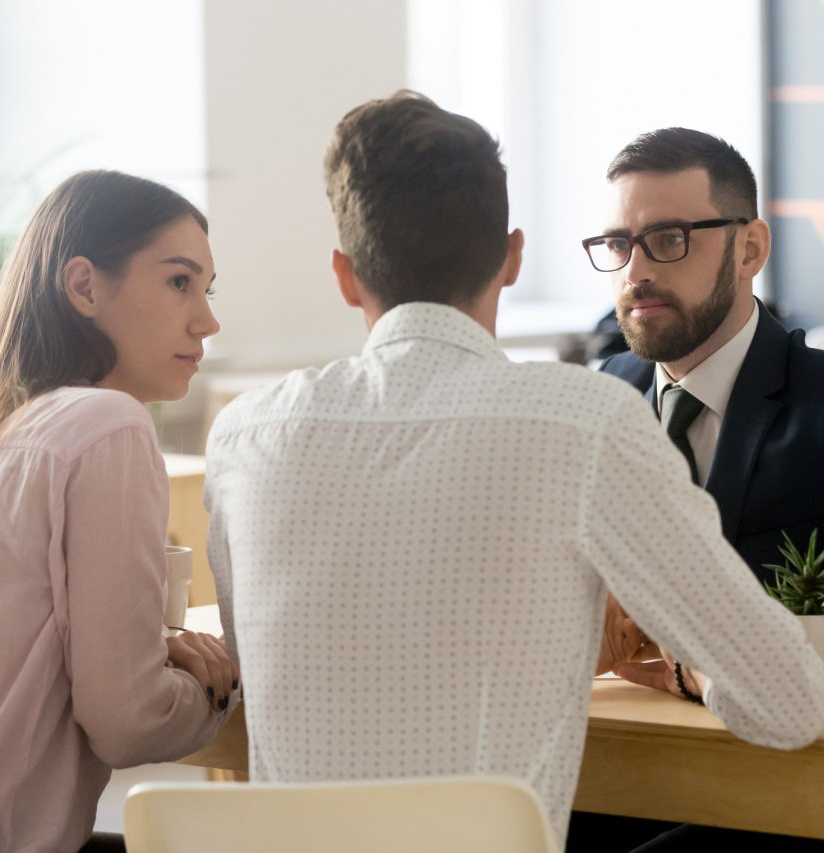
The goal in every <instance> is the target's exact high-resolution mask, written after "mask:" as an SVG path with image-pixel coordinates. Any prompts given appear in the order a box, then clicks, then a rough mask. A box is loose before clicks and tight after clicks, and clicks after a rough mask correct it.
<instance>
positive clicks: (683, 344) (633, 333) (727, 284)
mask: <svg viewBox="0 0 824 853" xmlns="http://www.w3.org/2000/svg"><path fill="white" fill-rule="evenodd" d="M637 291H642V292H643V295H644V296H655V291H654V290H647V289H645V288H644V287H643V286H642V287H640V288H636V293H637ZM634 295H636V294H634V293H632V292H630V291H627V292H625V293H624V294H622V296H621V298H620V299H619V300H618V306H617V310H616V315H617V317H618V326H619V327H620V329H621V331H622V332H623V334H624V339H625V340H626V342H627V345H628V346H629V348H630V349H631V350H632V352H633V353H635V355H637V356H638V358H642V359H644V361H660V362H664V363H668V362H672V361H679V360H680V359H682V358H684V357H685V356H688V355H689V354H690V353H691V352H693V350H695V349H697V348H698V347H699V346H701V344H703V343H704V341H706V340H707V339H708V338H709V337H710V336H711V335H712V334H713V332H715V330H716V329H717V328H718V327H719V326H720V325H721V323H722V322H723V321H724V318H725V317H726V316H727V314H729V312H730V309H731V308H732V305H733V302H734V301H735V239H734V237H733V236H732V235H730V237H729V238H728V239H727V245H726V246H725V247H724V255H723V257H722V258H721V265H720V266H719V268H718V275H717V276H716V279H715V287H714V288H713V290H712V293H711V294H710V295H709V296H708V297H707V298H706V299H705V300H704V301H703V302H702V303H701V304H700V305H698V306H697V307H695V308H692V309H690V311H689V314H687V313H686V311H685V309H684V308H682V307H681V303H680V300H678V299H677V297H676V298H670V299H668V301H669V302H670V304H671V305H673V306H674V307H675V309H676V316H675V318H674V319H673V321H672V322H671V323H670V324H669V326H667V328H665V329H662V330H660V332H658V333H656V334H653V333H652V332H651V331H650V329H649V328H647V324H646V322H645V321H644V320H634V319H633V318H632V317H631V316H630V311H631V310H632V309H631V307H630V303H631V301H632V299H633V296H634Z"/></svg>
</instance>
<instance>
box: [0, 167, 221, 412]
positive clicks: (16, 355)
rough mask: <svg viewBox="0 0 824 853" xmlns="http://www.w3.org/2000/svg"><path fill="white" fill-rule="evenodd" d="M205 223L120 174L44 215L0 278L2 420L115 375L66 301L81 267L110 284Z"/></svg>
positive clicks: (102, 348)
mask: <svg viewBox="0 0 824 853" xmlns="http://www.w3.org/2000/svg"><path fill="white" fill-rule="evenodd" d="M186 216H192V217H194V219H195V220H196V221H197V223H198V224H199V225H200V227H201V228H202V229H203V230H204V232H207V233H208V225H207V222H206V218H205V217H204V216H203V214H202V213H201V212H200V211H199V210H198V209H197V208H196V207H195V206H194V205H193V204H191V202H189V201H187V200H186V199H185V198H183V196H181V195H178V193H176V192H174V190H171V189H169V188H168V187H165V186H163V185H162V184H156V183H154V181H149V180H146V179H144V178H136V177H133V176H132V175H124V174H122V173H121V172H109V171H88V172H79V173H78V174H76V175H73V176H72V177H70V178H68V179H67V180H66V181H64V182H63V183H62V184H60V186H58V187H57V189H55V190H54V191H53V192H52V193H51V194H50V195H49V196H48V197H47V198H46V199H45V201H43V203H42V204H41V205H40V207H39V208H38V209H37V211H36V212H35V214H34V216H33V217H32V219H31V221H30V222H29V224H28V225H27V226H26V229H25V231H24V232H23V235H22V237H21V238H20V241H19V242H18V244H17V246H16V247H15V249H14V252H13V254H12V255H11V257H9V258H7V259H6V262H5V263H4V265H3V269H2V274H0V420H2V419H3V418H5V417H6V416H7V415H9V414H11V412H13V411H14V410H15V409H16V408H18V407H19V406H21V405H22V404H23V403H25V402H26V401H27V400H29V399H30V398H32V397H35V396H37V395H38V394H42V393H43V392H45V391H51V390H53V389H54V388H59V387H60V386H62V385H78V384H91V383H94V382H97V381H99V380H100V379H102V378H103V377H104V376H106V374H108V373H109V372H110V371H111V369H112V368H113V367H114V365H115V360H116V353H115V348H114V344H113V343H112V342H111V341H110V340H109V338H108V337H107V336H106V335H105V334H103V332H101V331H100V330H99V329H98V328H97V327H96V326H95V325H94V324H93V323H90V322H89V321H88V320H86V319H85V318H83V317H81V315H80V314H79V313H78V312H77V311H75V309H74V308H73V307H72V305H71V304H70V303H69V300H68V299H67V298H66V294H65V293H64V291H63V274H64V271H65V269H66V265H67V263H68V262H69V261H70V260H71V259H72V258H74V257H78V256H82V257H85V258H88V259H89V260H90V261H91V262H92V263H93V264H94V265H95V266H96V267H98V268H100V269H101V270H103V271H105V272H107V273H109V274H111V275H119V274H120V273H122V272H123V271H124V270H125V268H126V266H127V265H128V262H129V260H130V258H131V256H132V255H133V254H134V253H135V252H138V251H140V250H141V249H144V248H145V247H146V246H148V245H149V244H150V243H151V242H152V240H153V239H154V237H155V235H156V234H157V232H158V231H160V230H161V229H162V228H165V227H166V226H168V225H171V224H172V223H173V222H176V221H177V220H179V219H182V218H184V217H186Z"/></svg>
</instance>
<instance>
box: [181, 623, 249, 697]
mask: <svg viewBox="0 0 824 853" xmlns="http://www.w3.org/2000/svg"><path fill="white" fill-rule="evenodd" d="M166 645H167V646H168V649H169V661H170V662H171V664H172V665H173V666H175V667H177V668H178V669H185V670H186V672H188V673H189V674H191V675H193V676H194V677H195V678H196V679H197V681H198V683H199V684H200V686H201V687H202V688H203V692H204V693H205V694H206V696H207V697H208V699H209V702H210V703H211V705H212V708H214V709H215V710H216V711H223V710H225V709H226V707H227V706H228V704H229V694H230V693H231V692H232V690H235V689H237V686H238V682H239V680H240V670H239V669H238V666H237V664H236V663H235V662H234V661H233V660H232V659H231V658H230V657H229V654H228V652H227V651H226V646H225V645H224V644H223V642H222V640H218V639H217V637H213V636H212V635H211V634H200V633H198V632H197V631H185V632H184V633H182V634H179V635H178V636H176V637H167V638H166Z"/></svg>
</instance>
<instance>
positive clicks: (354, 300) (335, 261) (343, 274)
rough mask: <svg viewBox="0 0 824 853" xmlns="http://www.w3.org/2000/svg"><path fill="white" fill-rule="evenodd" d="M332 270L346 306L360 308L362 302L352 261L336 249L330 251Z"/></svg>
mask: <svg viewBox="0 0 824 853" xmlns="http://www.w3.org/2000/svg"><path fill="white" fill-rule="evenodd" d="M332 269H333V270H334V272H335V278H336V279H337V280H338V287H339V288H340V292H341V295H342V296H343V298H344V300H345V302H346V304H347V305H351V306H352V307H353V308H362V307H363V302H362V300H361V297H360V293H359V292H358V287H357V285H356V284H355V271H354V269H353V268H352V259H351V258H350V257H349V255H344V254H343V252H340V251H338V250H337V249H333V250H332Z"/></svg>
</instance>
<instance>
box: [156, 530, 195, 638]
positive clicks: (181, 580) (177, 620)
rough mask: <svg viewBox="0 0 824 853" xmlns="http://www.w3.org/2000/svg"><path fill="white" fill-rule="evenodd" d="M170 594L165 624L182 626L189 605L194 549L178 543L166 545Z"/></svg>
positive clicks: (167, 599) (164, 615)
mask: <svg viewBox="0 0 824 853" xmlns="http://www.w3.org/2000/svg"><path fill="white" fill-rule="evenodd" d="M166 566H167V568H168V572H169V574H168V584H167V585H168V595H167V597H166V612H165V613H164V614H163V624H164V625H166V627H167V628H182V627H184V626H183V623H184V621H185V620H186V608H187V607H188V605H189V584H190V583H191V581H192V549H191V548H181V547H178V546H177V545H167V546H166Z"/></svg>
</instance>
